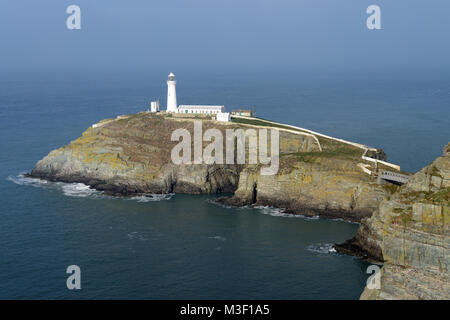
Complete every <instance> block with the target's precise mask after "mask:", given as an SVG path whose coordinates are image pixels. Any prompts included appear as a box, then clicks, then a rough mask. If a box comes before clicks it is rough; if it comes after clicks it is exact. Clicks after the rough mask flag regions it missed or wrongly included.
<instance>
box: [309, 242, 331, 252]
mask: <svg viewBox="0 0 450 320" xmlns="http://www.w3.org/2000/svg"><path fill="white" fill-rule="evenodd" d="M307 250H308V251H311V252H315V253H321V254H332V253H336V249H335V248H333V244H332V243H318V244H312V245H309V246H308V247H307Z"/></svg>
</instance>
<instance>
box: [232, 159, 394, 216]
mask: <svg viewBox="0 0 450 320" xmlns="http://www.w3.org/2000/svg"><path fill="white" fill-rule="evenodd" d="M282 164H283V166H282V168H281V169H280V171H279V173H278V174H277V175H273V176H262V175H260V174H259V172H258V171H257V170H254V169H253V168H249V167H247V168H244V170H243V171H242V172H241V174H240V179H239V184H238V188H237V190H236V192H235V195H234V198H232V199H231V200H230V202H231V203H233V202H234V203H236V204H256V205H271V206H276V207H280V208H285V209H287V210H288V211H289V212H292V213H298V214H303V215H322V216H327V217H331V218H344V219H346V220H351V221H359V220H360V219H361V218H362V217H367V216H370V215H371V214H372V212H373V211H374V210H375V209H376V208H377V206H378V204H379V203H380V201H381V200H382V199H383V198H384V197H385V196H386V193H387V192H386V190H384V189H383V188H381V187H380V186H378V185H377V184H375V183H374V182H373V181H371V180H370V177H369V176H368V175H366V174H364V173H363V172H362V171H361V169H359V168H358V167H357V165H356V163H354V162H352V161H349V160H346V159H339V158H330V157H327V156H324V157H322V156H320V154H315V155H314V156H313V157H310V158H303V159H302V158H301V159H298V157H297V156H292V155H287V156H284V157H282Z"/></svg>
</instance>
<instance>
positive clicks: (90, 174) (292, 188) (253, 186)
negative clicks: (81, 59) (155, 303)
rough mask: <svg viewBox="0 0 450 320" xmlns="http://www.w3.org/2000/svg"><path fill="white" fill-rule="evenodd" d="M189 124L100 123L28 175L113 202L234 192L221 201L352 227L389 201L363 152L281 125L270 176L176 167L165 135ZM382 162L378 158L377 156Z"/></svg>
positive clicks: (152, 120)
mask: <svg viewBox="0 0 450 320" xmlns="http://www.w3.org/2000/svg"><path fill="white" fill-rule="evenodd" d="M194 120H195V118H178V117H175V116H170V115H167V114H165V115H164V114H152V113H145V112H144V113H139V114H135V115H129V116H122V117H118V118H116V119H106V120H103V121H101V122H100V123H98V124H95V125H94V126H92V127H90V128H89V129H87V130H86V131H85V132H84V133H83V135H82V136H81V137H80V138H78V139H76V140H75V141H72V142H71V143H70V144H69V145H66V146H64V147H62V148H59V149H57V150H54V151H52V152H50V153H49V154H48V155H47V156H46V157H45V158H43V159H42V160H41V161H39V162H38V163H37V164H36V166H35V168H34V169H33V171H32V173H31V176H32V177H38V178H41V179H46V180H51V181H63V182H82V183H85V184H87V185H89V186H91V187H93V188H95V189H97V190H102V191H105V192H107V193H110V194H115V195H133V194H137V193H171V192H175V193H191V194H199V193H206V194H219V193H231V192H234V196H232V197H231V198H230V197H228V198H222V199H220V201H221V202H222V203H226V204H235V205H249V204H255V205H272V206H277V207H281V208H285V209H286V210H288V211H289V212H291V213H301V214H304V215H305V214H306V215H317V214H319V215H325V216H330V217H335V218H343V219H346V220H352V221H359V220H360V219H361V218H362V217H368V216H370V215H371V214H372V212H373V211H374V210H375V209H376V208H377V207H378V204H379V203H380V201H381V200H382V199H383V198H384V197H385V196H387V195H388V194H389V189H387V188H384V187H382V186H379V185H377V183H376V182H375V181H374V180H373V179H372V178H370V176H369V175H368V174H367V173H364V172H363V170H361V167H360V166H358V164H360V163H361V162H364V161H363V160H362V159H361V155H362V153H363V150H362V149H361V148H357V147H354V146H352V145H348V144H343V143H339V142H336V141H333V140H328V139H325V138H323V137H322V138H321V137H319V139H317V137H315V136H313V135H311V134H307V133H304V132H301V131H297V132H296V131H295V130H292V129H290V128H283V127H282V125H280V126H278V127H277V129H279V130H280V165H279V171H278V173H277V174H276V175H272V176H270V175H268V176H263V175H261V174H260V170H259V168H260V165H249V164H242V165H229V164H228V165H227V164H224V165H218V164H211V165H207V164H190V165H175V164H173V163H172V161H171V150H172V148H173V147H174V146H175V145H176V144H177V143H178V142H174V141H171V134H172V132H173V131H174V130H175V129H178V128H184V129H187V130H188V131H189V132H191V134H192V136H193V127H194ZM261 127H262V128H269V127H267V125H265V126H264V125H262V124H261V123H259V122H258V121H257V120H255V121H254V122H252V121H249V122H248V123H242V122H239V123H236V122H232V123H223V122H217V121H214V120H211V119H210V118H209V119H208V118H207V117H206V118H203V132H205V131H206V130H207V129H209V128H216V129H219V130H220V131H221V132H223V133H224V136H225V131H226V129H237V128H242V129H249V128H252V129H255V128H261ZM319 143H320V145H319ZM208 144H209V142H204V144H203V145H204V146H206V145H208ZM254 151H255V150H252V152H254ZM380 155H381V156H383V157H384V153H383V152H382V150H380Z"/></svg>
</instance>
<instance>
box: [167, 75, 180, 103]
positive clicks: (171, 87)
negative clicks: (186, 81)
mask: <svg viewBox="0 0 450 320" xmlns="http://www.w3.org/2000/svg"><path fill="white" fill-rule="evenodd" d="M176 85H177V81H176V80H175V75H174V74H173V73H172V72H171V73H169V78H168V79H167V112H177V109H178V108H177V89H176Z"/></svg>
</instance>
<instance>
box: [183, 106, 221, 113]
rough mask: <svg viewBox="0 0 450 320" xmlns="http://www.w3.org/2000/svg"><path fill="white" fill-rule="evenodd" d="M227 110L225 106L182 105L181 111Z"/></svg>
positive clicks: (218, 111)
mask: <svg viewBox="0 0 450 320" xmlns="http://www.w3.org/2000/svg"><path fill="white" fill-rule="evenodd" d="M223 111H225V106H203V105H180V106H179V107H178V112H179V113H203V114H218V113H221V112H223Z"/></svg>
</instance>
